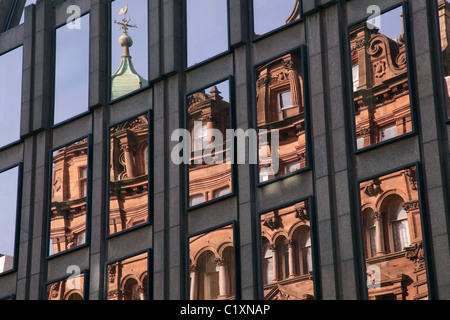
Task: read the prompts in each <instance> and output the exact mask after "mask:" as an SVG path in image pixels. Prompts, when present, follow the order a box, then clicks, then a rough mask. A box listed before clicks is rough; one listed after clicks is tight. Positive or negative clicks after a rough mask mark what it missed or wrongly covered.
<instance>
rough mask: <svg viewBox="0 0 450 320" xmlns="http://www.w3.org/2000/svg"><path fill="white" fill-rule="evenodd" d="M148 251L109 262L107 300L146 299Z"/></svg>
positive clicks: (147, 291) (147, 290)
mask: <svg viewBox="0 0 450 320" xmlns="http://www.w3.org/2000/svg"><path fill="white" fill-rule="evenodd" d="M148 259H149V257H148V253H142V254H139V255H136V256H132V257H130V258H126V259H123V260H119V261H116V262H113V263H109V264H108V266H107V270H106V272H107V276H108V280H107V292H106V298H107V300H147V299H148V293H149V278H148V276H149V275H148Z"/></svg>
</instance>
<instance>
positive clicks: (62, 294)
mask: <svg viewBox="0 0 450 320" xmlns="http://www.w3.org/2000/svg"><path fill="white" fill-rule="evenodd" d="M84 287H85V274H84V273H81V274H78V275H73V276H71V277H69V278H66V279H62V280H59V281H55V282H52V283H48V284H47V285H46V292H45V300H85V292H84Z"/></svg>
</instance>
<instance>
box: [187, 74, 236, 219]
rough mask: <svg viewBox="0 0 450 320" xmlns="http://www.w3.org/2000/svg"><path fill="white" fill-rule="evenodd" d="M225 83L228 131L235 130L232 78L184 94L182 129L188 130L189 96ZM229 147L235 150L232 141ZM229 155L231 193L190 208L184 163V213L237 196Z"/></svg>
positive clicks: (234, 144)
mask: <svg viewBox="0 0 450 320" xmlns="http://www.w3.org/2000/svg"><path fill="white" fill-rule="evenodd" d="M226 81H228V85H229V95H230V96H229V98H230V101H229V103H230V110H229V115H230V127H229V129H232V130H235V129H236V126H235V114H236V109H235V91H234V85H235V84H234V77H233V76H228V77H226V78H222V79H220V80H217V81H214V82H213V83H210V84H208V85H205V86H202V87H201V88H198V89H195V90H193V91H190V92H188V93H186V94H185V96H184V109H183V111H184V114H183V116H184V122H183V124H184V129H186V130H189V126H188V122H189V115H188V112H187V111H188V107H189V105H188V98H189V96H190V95H192V94H195V93H197V92H199V91H201V90H204V89H207V88H210V87H212V86H214V85H217V84H220V83H223V82H226ZM224 138H225V137H224ZM231 146H232V149H234V148H235V146H236V143H235V141H234V140H233V141H231ZM231 154H232V155H234V158H233V159H231V161H232V164H231V179H232V181H231V187H232V190H231V192H230V193H228V194H226V195H224V196H220V197H218V198H214V199H211V200H208V201H204V202H202V203H199V204H196V205H193V206H190V204H189V164H186V163H183V164H182V165H183V167H184V177H185V183H184V185H185V190H186V192H185V210H186V211H192V210H195V209H198V208H203V207H205V206H208V205H211V204H213V203H217V202H219V201H222V200H225V199H229V198H233V197H235V196H236V195H238V190H237V187H238V183H237V168H236V152H233V150H231ZM189 158H190V157H189Z"/></svg>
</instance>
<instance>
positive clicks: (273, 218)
mask: <svg viewBox="0 0 450 320" xmlns="http://www.w3.org/2000/svg"><path fill="white" fill-rule="evenodd" d="M263 225H264V226H266V227H268V228H269V229H271V230H275V229H279V228H280V227H281V218H280V216H279V215H278V212H277V211H274V213H273V215H270V216H267V217H266V218H265V219H264V222H263Z"/></svg>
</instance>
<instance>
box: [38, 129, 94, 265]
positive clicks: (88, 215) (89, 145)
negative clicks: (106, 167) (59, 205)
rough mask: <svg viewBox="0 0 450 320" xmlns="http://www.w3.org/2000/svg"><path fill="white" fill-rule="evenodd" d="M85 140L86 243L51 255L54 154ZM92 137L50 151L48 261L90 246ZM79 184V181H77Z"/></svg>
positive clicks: (88, 136) (46, 249)
mask: <svg viewBox="0 0 450 320" xmlns="http://www.w3.org/2000/svg"><path fill="white" fill-rule="evenodd" d="M83 139H87V148H86V149H87V190H86V235H85V242H84V243H83V244H81V245H77V246H75V247H73V248H70V249H66V250H64V251H61V252H58V253H55V254H52V255H50V243H51V242H50V231H51V228H50V227H51V204H52V181H53V153H54V152H55V151H57V150H59V149H61V148H64V147H67V146H70V145H72V144H74V143H76V142H79V141H81V140H83ZM92 140H93V139H92V135H91V134H88V135H85V136H82V137H80V138H78V139H75V140H72V141H70V142H68V143H65V144H64V145H61V146H58V147H56V148H53V149H51V150H50V151H49V159H48V161H49V168H48V169H49V173H48V191H47V192H48V200H47V210H46V226H47V232H46V234H45V237H46V240H45V244H46V248H45V257H46V259H47V260H51V259H54V258H56V257H59V256H62V255H67V254H70V253H72V252H74V251H78V250H81V249H83V248H87V247H89V246H90V241H91V208H92V171H93V167H92V153H93V152H92V149H93V148H92V143H93V141H92ZM77 182H78V181H77Z"/></svg>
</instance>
